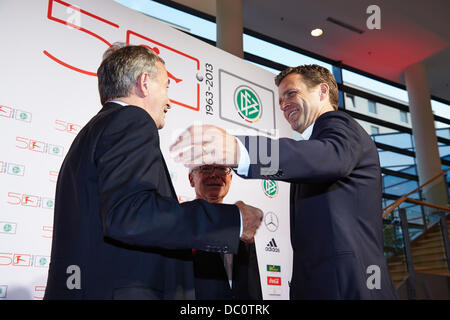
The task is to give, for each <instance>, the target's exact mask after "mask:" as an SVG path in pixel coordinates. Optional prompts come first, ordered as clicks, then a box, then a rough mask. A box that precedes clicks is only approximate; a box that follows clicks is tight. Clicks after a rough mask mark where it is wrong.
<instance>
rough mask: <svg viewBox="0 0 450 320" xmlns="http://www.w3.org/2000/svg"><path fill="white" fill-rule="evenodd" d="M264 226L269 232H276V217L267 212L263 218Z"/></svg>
mask: <svg viewBox="0 0 450 320" xmlns="http://www.w3.org/2000/svg"><path fill="white" fill-rule="evenodd" d="M264 225H265V226H266V228H267V230H269V231H271V232H275V231H277V229H278V225H279V223H278V217H277V215H276V214H275V213H273V212H270V211H269V212H267V213H266V214H265V216H264Z"/></svg>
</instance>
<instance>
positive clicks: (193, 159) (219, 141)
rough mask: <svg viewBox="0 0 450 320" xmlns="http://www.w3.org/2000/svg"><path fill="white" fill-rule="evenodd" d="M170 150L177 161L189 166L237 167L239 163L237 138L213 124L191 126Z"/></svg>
mask: <svg viewBox="0 0 450 320" xmlns="http://www.w3.org/2000/svg"><path fill="white" fill-rule="evenodd" d="M170 152H171V153H172V157H174V160H175V162H181V163H184V165H185V166H186V167H188V168H192V167H196V166H200V165H205V164H219V165H224V166H227V167H231V168H236V167H237V166H238V163H239V148H238V145H237V142H236V138H235V137H233V136H232V135H230V134H228V133H227V132H226V131H225V130H223V129H221V128H219V127H216V126H212V125H202V126H190V127H189V128H188V129H186V130H185V131H184V132H183V133H182V134H181V135H179V136H178V138H177V140H176V142H175V143H174V144H173V145H172V146H171V147H170Z"/></svg>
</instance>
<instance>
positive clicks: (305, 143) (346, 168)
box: [237, 112, 362, 183]
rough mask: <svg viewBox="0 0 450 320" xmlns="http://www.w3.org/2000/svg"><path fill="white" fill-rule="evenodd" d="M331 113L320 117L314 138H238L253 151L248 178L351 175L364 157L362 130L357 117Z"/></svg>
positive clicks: (328, 178)
mask: <svg viewBox="0 0 450 320" xmlns="http://www.w3.org/2000/svg"><path fill="white" fill-rule="evenodd" d="M331 113H333V112H330V115H328V114H327V113H326V114H324V115H322V116H321V117H319V119H318V120H317V121H316V123H315V125H314V131H313V135H312V137H311V139H310V140H300V141H295V140H293V139H289V138H281V139H279V140H274V139H269V138H265V137H253V136H240V137H237V138H239V139H241V141H243V142H244V145H245V146H246V149H247V151H249V154H250V162H251V164H250V168H249V172H248V176H247V177H248V178H257V179H273V180H281V181H287V182H303V183H324V182H332V181H336V180H338V179H340V178H343V177H346V176H348V175H349V174H350V173H351V172H352V170H353V169H354V168H355V167H356V165H357V164H358V162H359V161H360V157H361V150H362V148H361V144H360V137H359V130H358V128H357V126H356V123H355V122H354V120H352V119H349V118H348V117H346V116H344V115H342V114H336V112H334V113H333V115H331ZM337 113H339V112H337ZM267 155H269V156H268V157H267ZM268 159H270V163H269V164H267V162H268ZM268 168H272V170H269V169H268Z"/></svg>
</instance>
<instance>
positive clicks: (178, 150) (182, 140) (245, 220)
mask: <svg viewBox="0 0 450 320" xmlns="http://www.w3.org/2000/svg"><path fill="white" fill-rule="evenodd" d="M170 152H171V154H172V158H173V159H174V161H175V162H178V163H183V164H184V165H185V166H186V167H188V168H194V167H196V166H199V165H219V166H225V167H229V168H236V167H238V164H239V159H240V151H239V148H238V145H237V141H236V138H235V137H234V136H232V135H230V134H228V133H227V132H226V131H225V130H224V129H221V128H219V127H216V126H213V125H200V126H190V127H189V128H187V129H186V130H185V131H183V132H182V133H181V134H180V135H179V136H178V137H177V139H176V141H175V143H174V144H172V146H171V147H170ZM235 205H236V206H237V207H238V208H239V210H240V211H241V215H242V224H243V231H242V235H241V240H242V241H244V242H246V243H252V242H253V241H254V236H255V233H256V230H257V229H258V227H259V225H260V224H261V220H262V218H263V213H262V211H261V210H260V209H258V208H255V207H252V206H249V205H246V204H245V203H244V202H242V201H238V202H236V203H235Z"/></svg>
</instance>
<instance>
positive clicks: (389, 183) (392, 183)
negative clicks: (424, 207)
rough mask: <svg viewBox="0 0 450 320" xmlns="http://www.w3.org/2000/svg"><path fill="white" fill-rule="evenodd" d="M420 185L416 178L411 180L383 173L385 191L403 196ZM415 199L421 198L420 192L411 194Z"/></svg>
mask: <svg viewBox="0 0 450 320" xmlns="http://www.w3.org/2000/svg"><path fill="white" fill-rule="evenodd" d="M418 186H419V184H418V182H417V181H416V180H410V179H405V178H400V177H395V176H391V175H387V174H383V192H384V193H387V194H391V195H396V196H402V195H404V194H407V193H408V192H410V191H412V190H414V189H415V188H417V187H418ZM409 197H410V198H413V199H419V198H420V196H419V194H418V193H414V194H412V195H410V196H409Z"/></svg>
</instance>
